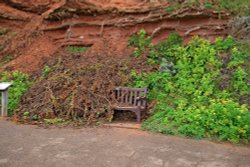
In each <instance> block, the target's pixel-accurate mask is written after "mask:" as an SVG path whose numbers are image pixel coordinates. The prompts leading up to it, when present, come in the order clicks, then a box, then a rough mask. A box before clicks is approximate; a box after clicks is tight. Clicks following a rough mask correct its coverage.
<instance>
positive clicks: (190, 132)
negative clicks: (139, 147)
mask: <svg viewBox="0 0 250 167" xmlns="http://www.w3.org/2000/svg"><path fill="white" fill-rule="evenodd" d="M166 41H168V42H166ZM166 41H165V42H163V43H160V44H159V45H157V46H154V48H153V50H154V52H156V53H155V54H156V55H158V57H151V56H150V54H147V57H148V59H155V60H157V61H156V62H158V64H159V69H158V71H154V72H150V73H143V74H140V75H138V74H136V72H132V73H131V75H132V78H133V85H132V86H134V87H148V89H149V94H148V98H149V100H154V101H156V102H157V104H156V106H155V109H154V114H153V115H152V116H151V117H150V118H149V119H148V120H146V121H145V122H144V124H143V127H144V128H145V129H149V130H153V131H157V132H161V133H166V134H177V135H185V136H190V137H195V138H213V139H218V140H223V141H225V140H228V141H231V142H240V141H245V142H248V141H249V139H250V112H249V109H248V107H249V106H248V105H249V104H247V103H245V101H242V100H241V99H243V97H249V95H250V94H249V93H250V90H249V88H250V85H249V83H248V79H249V76H248V73H247V72H246V71H245V69H244V63H245V62H246V61H245V60H246V58H247V57H248V54H247V52H245V51H244V50H241V49H240V48H237V46H239V44H238V43H237V42H236V41H234V40H233V38H232V37H228V38H225V39H223V38H218V39H217V40H216V42H215V43H214V44H211V43H210V42H209V41H207V40H205V39H202V38H198V37H194V38H193V40H192V41H190V42H189V44H188V45H186V46H182V45H181V42H182V40H180V39H179V38H177V36H176V35H175V37H174V38H173V36H171V37H170V38H169V39H167V40H166Z"/></svg>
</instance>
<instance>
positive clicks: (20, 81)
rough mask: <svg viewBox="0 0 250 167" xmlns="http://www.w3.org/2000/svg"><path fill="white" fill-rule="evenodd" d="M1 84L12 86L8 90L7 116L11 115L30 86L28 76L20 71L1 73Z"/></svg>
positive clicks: (30, 82)
mask: <svg viewBox="0 0 250 167" xmlns="http://www.w3.org/2000/svg"><path fill="white" fill-rule="evenodd" d="M0 80H1V82H12V83H13V86H12V87H10V89H9V104H8V114H9V115H12V114H13V112H14V110H15V109H16V108H17V107H18V105H19V102H20V100H21V97H22V95H23V94H24V93H25V92H26V91H27V90H28V89H29V87H30V86H31V84H32V81H31V80H30V78H29V76H28V75H27V74H24V73H22V72H20V71H16V72H13V73H8V72H3V73H1V74H0Z"/></svg>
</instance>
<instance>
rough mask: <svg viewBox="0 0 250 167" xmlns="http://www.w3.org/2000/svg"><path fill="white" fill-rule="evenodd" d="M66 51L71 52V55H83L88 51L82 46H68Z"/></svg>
mask: <svg viewBox="0 0 250 167" xmlns="http://www.w3.org/2000/svg"><path fill="white" fill-rule="evenodd" d="M65 50H66V51H68V52H72V53H84V52H86V51H87V50H88V47H82V46H68V47H66V48H65Z"/></svg>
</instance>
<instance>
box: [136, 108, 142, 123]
mask: <svg viewBox="0 0 250 167" xmlns="http://www.w3.org/2000/svg"><path fill="white" fill-rule="evenodd" d="M136 118H137V122H141V110H138V111H136Z"/></svg>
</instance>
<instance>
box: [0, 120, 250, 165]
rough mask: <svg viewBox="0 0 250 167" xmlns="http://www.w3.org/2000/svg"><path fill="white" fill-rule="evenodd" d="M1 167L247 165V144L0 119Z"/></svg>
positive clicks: (126, 130) (249, 158)
mask: <svg viewBox="0 0 250 167" xmlns="http://www.w3.org/2000/svg"><path fill="white" fill-rule="evenodd" d="M0 134H1V137H0V167H78V166H79V167H158V166H159V167H250V147H247V146H245V147H243V146H234V145H230V144H216V143H213V142H209V141H198V140H191V139H183V138H179V137H174V136H163V135H158V134H152V133H148V132H143V131H139V130H132V129H121V128H81V129H72V128H66V129H59V128H50V129H44V128H39V127H37V126H30V125H15V124H14V123H12V122H9V121H5V120H3V119H1V120H0Z"/></svg>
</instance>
